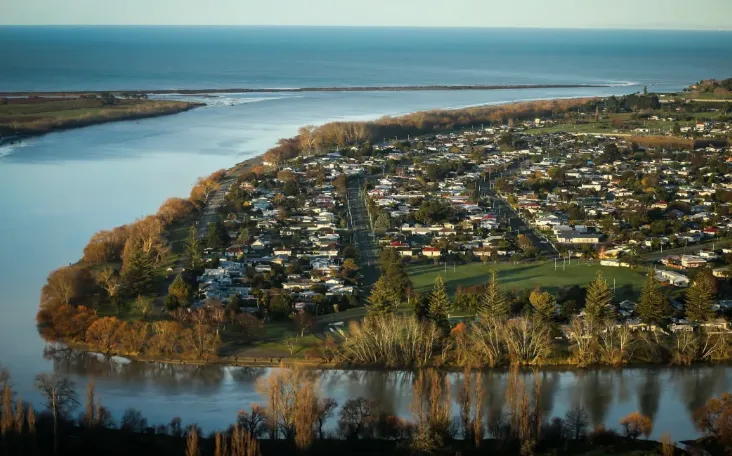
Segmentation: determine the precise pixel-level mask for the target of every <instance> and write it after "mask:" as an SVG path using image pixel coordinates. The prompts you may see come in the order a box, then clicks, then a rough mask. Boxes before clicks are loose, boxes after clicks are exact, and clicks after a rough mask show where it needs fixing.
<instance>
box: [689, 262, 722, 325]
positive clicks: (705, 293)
mask: <svg viewBox="0 0 732 456" xmlns="http://www.w3.org/2000/svg"><path fill="white" fill-rule="evenodd" d="M715 297H716V283H715V282H714V277H713V276H712V275H711V274H709V273H708V272H707V271H700V272H699V273H698V274H697V275H696V278H695V279H694V283H692V284H691V286H690V287H689V289H688V290H687V292H686V301H685V306H684V310H685V312H686V319H687V320H690V321H693V322H696V323H701V322H705V321H709V320H711V319H712V317H713V316H714V310H712V306H713V305H714V298H715Z"/></svg>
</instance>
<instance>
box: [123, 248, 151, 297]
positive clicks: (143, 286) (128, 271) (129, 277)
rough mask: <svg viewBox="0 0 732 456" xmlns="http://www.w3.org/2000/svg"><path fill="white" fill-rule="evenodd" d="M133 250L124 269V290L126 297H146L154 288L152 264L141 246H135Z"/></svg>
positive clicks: (126, 260)
mask: <svg viewBox="0 0 732 456" xmlns="http://www.w3.org/2000/svg"><path fill="white" fill-rule="evenodd" d="M131 249H132V250H131V251H130V252H129V253H128V255H126V258H125V262H124V266H123V268H122V289H123V290H124V293H125V295H126V296H138V295H144V294H147V293H148V292H149V291H150V288H151V287H152V279H153V266H152V262H151V261H150V259H149V258H148V256H147V254H146V253H145V252H144V251H143V250H142V249H141V248H140V247H139V246H137V245H133V246H131Z"/></svg>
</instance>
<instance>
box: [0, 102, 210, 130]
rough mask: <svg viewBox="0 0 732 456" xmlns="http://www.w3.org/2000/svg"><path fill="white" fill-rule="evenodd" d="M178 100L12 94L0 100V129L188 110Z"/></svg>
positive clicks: (46, 127)
mask: <svg viewBox="0 0 732 456" xmlns="http://www.w3.org/2000/svg"><path fill="white" fill-rule="evenodd" d="M194 106H196V105H195V104H191V103H185V102H181V101H160V100H127V99H120V100H117V101H116V104H108V103H104V102H103V101H102V100H101V99H98V98H94V99H89V98H72V99H64V98H58V99H52V98H22V99H19V98H15V99H7V100H5V99H2V100H0V133H3V132H6V133H12V134H25V133H43V132H47V131H52V130H55V129H61V128H71V127H80V126H85V125H91V124H96V123H102V122H111V121H115V120H124V119H137V118H144V117H151V116H156V115H163V114H174V113H177V112H181V111H185V110H188V109H190V108H192V107H194Z"/></svg>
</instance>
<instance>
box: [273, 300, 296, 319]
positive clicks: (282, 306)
mask: <svg viewBox="0 0 732 456" xmlns="http://www.w3.org/2000/svg"><path fill="white" fill-rule="evenodd" d="M291 313H292V298H290V295H287V294H278V295H275V296H273V297H272V299H271V300H270V303H269V315H270V316H271V317H272V319H273V320H287V319H288V318H290V314H291Z"/></svg>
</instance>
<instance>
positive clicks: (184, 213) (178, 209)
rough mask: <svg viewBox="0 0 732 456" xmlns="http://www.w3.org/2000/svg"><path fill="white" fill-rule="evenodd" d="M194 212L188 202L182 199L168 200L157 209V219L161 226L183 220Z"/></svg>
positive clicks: (194, 208)
mask: <svg viewBox="0 0 732 456" xmlns="http://www.w3.org/2000/svg"><path fill="white" fill-rule="evenodd" d="M195 210H196V207H195V206H194V205H193V203H192V202H191V201H190V200H187V199H183V198H168V199H167V200H165V202H164V203H163V204H162V205H161V206H160V209H158V213H157V216H158V219H159V220H160V222H161V223H162V224H163V226H167V225H170V224H171V223H174V222H177V221H179V220H183V219H185V218H186V217H188V216H189V215H191V214H192V213H193V211H195Z"/></svg>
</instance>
